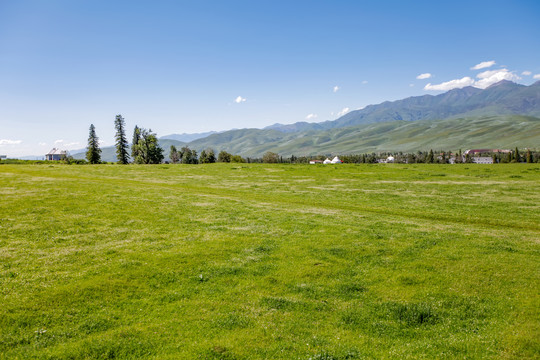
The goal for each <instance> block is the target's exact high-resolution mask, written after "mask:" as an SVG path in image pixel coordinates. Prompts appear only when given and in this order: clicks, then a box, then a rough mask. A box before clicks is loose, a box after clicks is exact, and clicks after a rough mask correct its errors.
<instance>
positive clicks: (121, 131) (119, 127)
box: [114, 115, 129, 164]
mask: <svg viewBox="0 0 540 360" xmlns="http://www.w3.org/2000/svg"><path fill="white" fill-rule="evenodd" d="M114 127H115V128H116V136H115V137H116V158H117V159H118V162H119V163H120V164H127V163H128V162H129V153H128V149H129V144H128V141H127V139H126V123H125V122H124V118H123V117H122V115H116V119H115V120H114Z"/></svg>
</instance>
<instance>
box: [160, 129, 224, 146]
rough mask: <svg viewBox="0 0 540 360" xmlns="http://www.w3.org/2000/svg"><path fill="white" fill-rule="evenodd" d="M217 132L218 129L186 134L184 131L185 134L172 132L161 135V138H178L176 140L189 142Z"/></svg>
mask: <svg viewBox="0 0 540 360" xmlns="http://www.w3.org/2000/svg"><path fill="white" fill-rule="evenodd" d="M215 133H216V131H208V132H204V133H196V134H186V133H183V134H170V135H165V136H162V137H160V139H164V140H176V141H181V142H185V143H188V142H190V141H193V140H197V139H201V138H205V137H207V136H209V135H212V134H215Z"/></svg>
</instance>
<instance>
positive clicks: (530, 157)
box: [526, 149, 533, 164]
mask: <svg viewBox="0 0 540 360" xmlns="http://www.w3.org/2000/svg"><path fill="white" fill-rule="evenodd" d="M526 159H527V162H528V163H529V164H530V163H532V162H533V157H532V153H531V149H527V156H526Z"/></svg>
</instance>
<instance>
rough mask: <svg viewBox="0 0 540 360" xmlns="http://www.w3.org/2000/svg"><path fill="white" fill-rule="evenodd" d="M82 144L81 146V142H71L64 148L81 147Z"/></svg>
mask: <svg viewBox="0 0 540 360" xmlns="http://www.w3.org/2000/svg"><path fill="white" fill-rule="evenodd" d="M80 144H81V143H80V142H71V143H67V144H64V146H66V147H68V146H75V145H80Z"/></svg>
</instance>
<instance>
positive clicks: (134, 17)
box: [0, 0, 540, 157]
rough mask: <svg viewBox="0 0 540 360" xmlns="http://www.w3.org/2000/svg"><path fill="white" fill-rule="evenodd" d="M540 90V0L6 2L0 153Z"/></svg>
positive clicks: (0, 32)
mask: <svg viewBox="0 0 540 360" xmlns="http://www.w3.org/2000/svg"><path fill="white" fill-rule="evenodd" d="M502 79H506V80H511V81H514V82H518V83H521V84H525V85H530V84H532V83H533V82H535V81H538V80H540V1H538V0H512V1H497V0H491V1H475V0H467V1H461V0H454V1H433V0H431V1H402V0H400V1H389V0H380V1H360V0H354V1H345V0H329V1H317V0H309V1H304V0H294V1H292V0H288V1H282V0H272V1H266V0H258V1H253V0H249V1H236V0H231V1H226V0H219V1H218V0H212V1H210V0H193V1H183V0H177V1H166V0H155V1H135V0H131V1H110V0H108V1H102V0H47V1H42V0H35V1H30V0H17V1H14V0H0V154H2V155H7V156H8V157H20V156H27V155H44V154H45V153H47V152H48V151H49V150H50V149H51V148H53V147H57V148H61V149H67V150H74V149H81V148H84V147H86V144H87V139H88V129H89V127H90V124H94V125H95V127H96V132H97V135H98V136H99V138H100V140H101V144H102V146H111V145H114V135H115V129H114V118H115V116H116V115H117V114H121V115H122V116H123V117H124V118H125V121H126V128H127V135H128V138H131V134H132V129H133V127H134V126H135V125H138V126H139V127H143V128H147V129H148V128H150V129H151V130H152V131H154V132H156V133H157V135H158V136H164V135H168V134H173V133H177V134H180V133H198V132H206V131H223V130H228V129H233V128H262V127H265V126H268V125H272V124H274V123H282V124H289V123H294V122H297V121H309V122H319V121H325V120H334V119H336V118H338V117H339V116H341V115H343V114H345V113H347V112H348V111H352V110H356V109H361V108H363V107H365V106H367V105H370V104H378V103H381V102H383V101H387V100H390V101H392V100H398V99H402V98H406V97H409V96H419V95H425V94H431V95H437V94H440V93H442V92H444V91H447V90H450V89H452V88H455V87H463V86H476V87H479V88H485V87H487V86H489V85H490V84H492V83H494V82H497V81H499V80H502Z"/></svg>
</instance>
